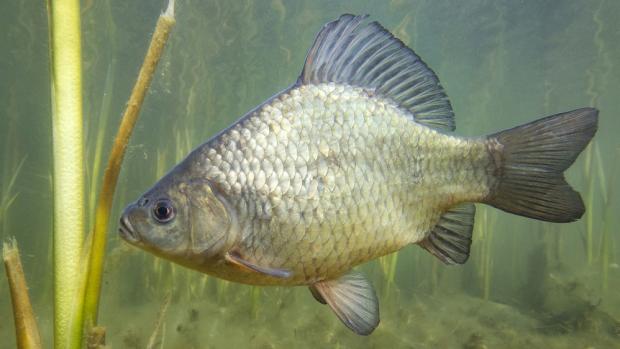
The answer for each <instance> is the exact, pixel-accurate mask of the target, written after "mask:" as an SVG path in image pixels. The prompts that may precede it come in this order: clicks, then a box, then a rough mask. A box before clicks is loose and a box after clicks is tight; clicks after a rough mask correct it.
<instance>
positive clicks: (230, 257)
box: [225, 251, 293, 279]
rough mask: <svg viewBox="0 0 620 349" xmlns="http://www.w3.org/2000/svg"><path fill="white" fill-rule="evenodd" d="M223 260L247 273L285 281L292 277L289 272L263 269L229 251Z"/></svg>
mask: <svg viewBox="0 0 620 349" xmlns="http://www.w3.org/2000/svg"><path fill="white" fill-rule="evenodd" d="M225 259H226V261H228V262H229V263H232V264H235V265H237V266H239V267H241V268H243V269H246V270H248V271H251V272H257V273H261V274H265V275H269V276H273V277H276V278H281V279H287V278H290V277H291V276H292V275H293V273H292V272H291V271H290V270H286V269H279V268H270V267H263V266H260V265H256V264H254V263H252V262H249V261H247V260H246V259H244V258H243V257H241V255H240V254H239V253H238V252H235V251H229V252H228V253H226V256H225Z"/></svg>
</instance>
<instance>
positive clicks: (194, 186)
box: [120, 15, 597, 334]
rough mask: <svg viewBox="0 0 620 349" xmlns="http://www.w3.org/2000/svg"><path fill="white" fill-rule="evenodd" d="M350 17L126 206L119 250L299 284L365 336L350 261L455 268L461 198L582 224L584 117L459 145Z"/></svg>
mask: <svg viewBox="0 0 620 349" xmlns="http://www.w3.org/2000/svg"><path fill="white" fill-rule="evenodd" d="M363 19H364V17H359V16H358V17H356V16H351V15H344V16H342V17H341V18H339V19H338V20H336V21H334V22H330V23H328V24H327V25H326V26H325V27H324V28H323V30H322V31H321V32H320V33H319V34H318V36H317V38H316V40H315V43H314V45H313V46H312V48H311V49H310V51H309V53H308V57H307V58H306V64H305V66H304V70H303V71H302V74H301V76H300V78H299V79H298V80H297V82H296V83H295V84H293V85H292V86H291V87H289V88H287V89H286V90H284V91H283V92H281V93H279V94H277V95H276V96H274V97H272V98H271V99H269V100H268V101H266V102H265V103H263V104H261V105H260V106H258V107H257V108H255V109H254V110H252V111H251V112H249V113H248V114H247V115H246V116H244V117H242V118H241V119H239V120H238V121H237V122H235V123H234V124H233V125H231V126H230V127H229V128H227V129H226V130H224V131H222V132H220V133H219V134H218V135H216V136H215V137H213V138H212V139H210V140H209V141H207V142H206V143H204V144H203V145H201V146H199V147H198V148H196V149H195V150H194V151H193V152H192V153H190V154H189V155H188V157H187V158H186V159H185V160H183V161H182V162H181V163H180V164H178V165H177V166H176V167H175V168H173V169H172V170H171V171H170V172H169V173H168V174H167V175H166V176H164V177H163V178H162V179H161V180H160V181H159V182H158V183H157V184H155V186H153V188H151V189H150V190H149V191H147V192H146V193H145V194H144V195H143V196H142V197H141V198H140V199H138V201H136V202H135V203H133V204H131V205H129V206H128V207H127V209H126V210H125V212H124V214H123V216H122V218H121V229H120V231H121V235H122V236H123V237H124V238H125V240H127V241H129V242H130V243H132V244H134V245H137V246H139V247H141V248H143V249H145V250H148V251H150V252H153V253H155V254H156V255H159V256H161V257H164V258H167V259H170V260H173V261H175V262H177V263H179V264H182V265H185V266H187V267H190V268H193V269H196V270H199V271H201V272H205V273H208V274H211V275H215V276H218V277H220V278H223V279H227V280H231V281H235V282H241V283H246V284H254V285H283V286H297V285H308V286H309V287H310V289H311V291H312V294H313V296H314V297H315V298H316V299H317V300H318V301H319V302H322V303H326V304H329V305H330V307H331V308H332V309H333V310H334V312H335V313H336V315H337V316H338V317H339V318H340V319H341V320H342V321H343V323H344V324H345V325H347V326H348V327H349V328H351V329H352V330H353V331H355V332H357V333H359V334H369V333H370V332H372V330H373V329H374V328H375V327H376V326H377V325H378V322H379V315H378V304H377V300H376V296H375V294H374V291H373V289H372V286H371V285H370V283H368V281H367V280H366V279H365V278H364V277H363V276H361V275H360V274H358V273H356V272H351V269H352V268H353V267H355V266H356V265H359V264H361V263H364V262H366V261H369V260H372V259H375V258H377V257H380V256H383V255H386V254H389V253H393V252H395V251H398V250H399V249H401V248H403V247H405V246H408V245H410V244H418V245H420V246H421V247H423V248H425V249H426V250H428V251H429V252H430V253H432V254H433V255H435V256H436V257H438V258H439V259H440V260H442V261H443V262H445V263H448V264H461V263H464V262H465V261H466V259H467V257H468V255H469V247H470V245H471V235H472V229H473V219H474V213H475V210H474V206H473V203H486V204H490V205H493V206H495V207H498V208H500V209H503V210H505V211H508V212H511V213H515V214H519V215H522V216H526V217H531V218H536V219H541V220H546V221H554V222H569V221H573V220H575V219H578V218H579V217H580V216H581V215H582V214H583V210H584V207H583V203H582V201H581V198H580V197H579V194H578V193H576V192H575V191H573V190H572V189H571V188H570V186H569V185H568V184H567V183H566V182H565V180H564V178H563V175H562V173H563V171H564V170H565V169H566V168H568V166H570V164H571V163H572V162H573V161H574V159H575V158H576V156H577V155H578V154H579V153H580V152H581V150H582V149H583V147H585V145H587V143H588V142H589V141H590V139H591V138H592V136H593V135H594V133H595V131H596V123H597V112H596V110H594V109H590V108H584V109H579V110H576V111H572V112H568V113H563V114H558V115H555V116H551V117H548V118H544V119H541V120H538V121H534V122H533V123H530V124H526V125H523V126H519V127H516V128H514V129H511V130H507V131H502V132H499V133H496V134H493V135H489V136H482V137H474V138H465V137H459V136H457V135H454V134H453V133H451V131H452V130H453V129H454V116H453V113H452V109H451V107H450V104H449V102H448V100H447V97H446V95H445V93H444V92H443V89H442V88H441V86H440V84H439V81H438V79H437V77H436V76H435V74H434V73H433V72H432V71H431V70H430V69H429V68H428V67H427V66H426V65H425V64H424V63H423V62H422V61H421V60H420V59H419V57H418V56H417V55H415V53H413V51H411V50H410V49H408V48H407V47H406V46H404V44H402V42H400V41H398V40H397V39H395V38H394V37H393V36H392V35H391V34H390V33H389V32H388V31H387V30H385V29H383V28H382V27H381V26H380V25H379V24H378V23H376V22H373V23H370V24H364V23H363Z"/></svg>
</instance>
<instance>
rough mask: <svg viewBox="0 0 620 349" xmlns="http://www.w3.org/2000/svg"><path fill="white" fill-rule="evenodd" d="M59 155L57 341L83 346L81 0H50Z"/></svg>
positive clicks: (56, 162) (54, 128)
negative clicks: (79, 295) (81, 268)
mask: <svg viewBox="0 0 620 349" xmlns="http://www.w3.org/2000/svg"><path fill="white" fill-rule="evenodd" d="M48 13H49V26H50V55H51V63H52V64H51V77H52V79H51V84H52V131H53V135H52V136H53V137H52V139H53V142H52V143H53V146H52V153H53V158H54V175H53V186H54V347H55V348H59V349H64V348H79V347H80V344H81V337H82V305H83V304H82V302H81V300H82V298H81V297H78V294H77V290H78V289H79V287H78V286H77V285H79V282H80V271H81V270H80V260H81V256H82V248H83V243H84V166H83V164H82V161H83V159H84V150H83V144H84V142H83V136H82V130H83V128H84V126H83V123H82V63H81V62H82V59H81V55H82V54H81V36H80V2H79V0H49V1H48Z"/></svg>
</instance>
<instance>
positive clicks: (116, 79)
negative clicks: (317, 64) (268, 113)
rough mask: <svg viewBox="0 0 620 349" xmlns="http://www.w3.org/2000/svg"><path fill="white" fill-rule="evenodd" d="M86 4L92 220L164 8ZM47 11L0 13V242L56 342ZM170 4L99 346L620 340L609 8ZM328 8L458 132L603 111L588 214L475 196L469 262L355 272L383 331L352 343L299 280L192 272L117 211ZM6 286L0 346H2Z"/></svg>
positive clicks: (129, 180) (585, 162) (109, 263)
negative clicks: (419, 60)
mask: <svg viewBox="0 0 620 349" xmlns="http://www.w3.org/2000/svg"><path fill="white" fill-rule="evenodd" d="M81 5H82V6H81V9H80V16H81V26H82V50H83V53H82V60H83V83H84V85H83V100H84V101H85V102H84V105H83V110H84V112H83V113H84V115H83V122H84V130H83V131H84V144H85V147H84V167H85V168H86V170H85V181H84V185H85V191H84V202H85V207H86V209H85V217H84V220H85V226H87V227H91V226H93V224H94V220H95V216H94V214H93V213H94V212H95V210H94V207H96V205H97V198H98V194H97V193H99V192H100V188H101V183H102V179H103V168H104V167H105V165H106V160H107V156H108V154H109V153H110V149H111V147H112V144H113V139H114V135H115V133H116V131H117V129H118V126H119V123H120V118H121V116H122V113H123V110H124V107H125V103H126V101H127V98H128V96H129V95H130V91H131V88H132V86H133V83H134V80H135V77H136V76H137V73H138V69H139V67H140V64H141V61H142V58H143V57H144V53H145V52H146V51H147V47H148V39H149V36H150V35H151V33H152V32H153V28H154V25H155V20H156V18H158V16H159V14H160V13H161V11H162V9H163V8H164V7H165V4H162V3H159V2H147V1H139V2H124V1H97V0H95V1H85V2H83V3H82V4H81ZM44 7H45V6H44V4H41V3H37V2H25V1H24V2H15V3H12V2H5V3H2V5H0V8H1V10H0V17H1V19H2V20H3V23H6V24H7V26H6V28H7V31H6V35H4V36H3V37H2V38H0V52H2V54H0V57H1V58H0V76H2V77H3V78H2V81H1V82H0V103H2V106H3V109H2V110H3V112H2V113H0V121H1V124H2V126H1V127H0V145H2V147H1V148H0V176H1V177H0V208H2V209H0V229H1V230H0V237H1V238H2V239H3V241H7V240H8V239H9V237H11V236H14V237H15V238H16V240H17V241H18V243H19V247H20V252H21V257H22V263H23V267H24V271H25V274H26V279H27V281H28V286H29V290H30V296H31V300H32V304H33V308H34V312H35V314H36V316H37V322H38V325H39V329H40V335H41V340H42V343H43V345H44V347H50V346H51V343H52V338H53V336H52V329H53V326H52V320H51V319H52V304H51V299H52V295H53V281H52V274H53V268H52V265H53V257H52V256H53V254H52V247H51V246H52V240H51V237H52V226H53V225H52V216H53V215H52V212H53V204H52V203H53V200H54V199H53V195H52V190H51V185H52V182H51V176H52V172H51V170H52V155H51V151H50V147H51V144H52V131H51V130H52V126H51V104H50V98H49V94H50V92H49V91H50V85H49V71H48V61H47V59H42V58H41V57H48V56H49V54H48V46H47V45H46V43H47V41H48V27H47V25H48V24H47V17H46V16H47V14H46V11H45V8H44ZM175 12H176V14H175V17H176V20H177V24H176V26H175V29H174V31H173V32H172V34H171V36H170V39H169V43H168V45H167V47H166V49H165V51H164V53H163V57H162V60H161V62H160V64H159V66H158V68H157V71H156V74H155V76H154V79H153V85H152V88H151V90H150V92H149V93H148V94H147V95H146V97H145V102H144V107H143V110H142V115H141V116H140V118H141V119H140V120H139V121H138V122H137V124H136V129H135V131H134V135H133V136H132V137H133V138H132V139H131V141H130V143H129V145H128V148H127V155H126V159H125V162H124V163H123V167H122V171H121V173H120V176H119V179H118V187H117V190H116V196H115V199H114V202H113V203H112V206H111V211H110V212H111V213H112V214H111V217H110V220H111V222H112V223H110V225H109V226H108V229H107V230H108V234H107V237H108V239H107V248H106V249H107V251H106V255H105V259H104V261H105V269H104V272H103V274H102V280H103V281H102V294H101V305H102V306H101V308H100V312H99V323H100V324H101V325H103V326H105V327H106V340H107V343H108V344H109V345H110V346H112V347H114V348H117V347H118V348H123V347H129V348H132V347H133V348H144V347H146V346H147V345H149V343H151V344H152V345H153V347H163V348H192V347H194V348H210V347H213V348H217V347H222V346H225V345H226V346H228V345H230V346H233V345H237V346H242V345H243V346H247V347H257V348H279V347H287V346H289V347H290V346H295V347H326V346H329V347H376V348H379V347H410V348H437V347H445V348H484V347H487V348H493V347H505V348H521V347H545V348H554V347H556V348H564V347H590V346H591V347H597V348H598V347H601V348H614V347H619V345H618V340H619V339H618V338H619V337H618V322H617V321H618V319H619V318H620V296H619V293H618V292H617V290H618V288H619V287H620V267H619V258H620V256H619V252H620V246H619V243H618V239H619V238H618V233H617V228H616V227H617V226H618V220H617V214H616V212H618V209H619V206H618V204H619V203H618V200H617V197H618V191H617V190H616V187H617V185H618V168H617V162H618V151H619V145H620V144H619V143H618V140H617V137H615V135H616V134H617V131H618V129H619V128H620V125H619V124H618V123H619V122H618V119H617V117H616V115H617V114H618V112H619V111H620V100H618V98H617V91H620V67H619V65H618V63H617V62H618V61H620V46H619V43H620V38H619V37H618V35H619V34H618V23H620V5H619V4H618V3H617V2H615V1H610V0H591V1H566V2H561V3H560V2H519V3H516V2H512V1H484V0H477V1H470V2H467V3H466V4H462V3H461V2H458V4H457V2H455V1H447V0H441V1H405V0H394V1H389V2H383V3H377V2H369V1H353V2H350V3H345V2H342V3H340V2H331V1H316V2H304V1H277V0H274V1H263V2H255V1H197V0H187V1H183V2H181V3H178V4H177V8H176V11H175ZM342 13H356V14H362V13H369V14H370V15H371V17H372V18H373V19H376V20H378V21H380V22H381V23H382V24H383V25H384V26H385V27H386V28H388V29H390V30H391V31H392V32H393V33H394V34H395V35H396V36H397V37H399V38H400V39H402V40H403V41H404V42H405V43H406V44H407V45H408V46H410V47H412V48H413V49H414V50H415V51H416V52H417V53H418V54H420V55H421V56H422V57H423V59H424V60H425V62H426V63H428V64H429V66H431V67H432V68H433V70H435V72H436V73H437V74H438V76H439V78H440V80H441V82H442V85H443V87H444V88H445V90H446V92H447V94H448V96H449V97H450V100H451V102H452V105H453V108H454V110H455V114H456V119H457V134H459V135H475V134H484V133H490V132H493V131H495V130H499V129H505V128H508V127H512V126H514V125H517V124H521V123H524V122H527V121H529V120H532V119H533V118H535V117H536V116H540V115H550V114H553V113H557V112H560V111H564V110H570V109H573V108H576V107H579V106H592V107H596V108H598V109H600V110H601V114H600V130H599V133H598V134H597V137H596V138H595V141H594V142H593V144H592V145H591V146H590V147H589V148H588V149H586V151H585V152H584V154H582V156H581V157H580V158H579V159H578V160H577V163H576V164H575V165H574V166H573V167H572V168H571V170H570V171H569V173H568V174H567V177H568V181H569V182H570V184H571V185H572V186H574V187H575V188H576V189H577V190H578V191H580V192H581V193H582V195H583V198H584V201H585V204H586V207H587V208H588V210H587V211H586V214H585V215H584V217H583V218H582V219H581V220H580V221H579V222H577V223H573V224H570V225H556V224H548V223H537V222H531V221H527V220H526V219H521V218H518V217H511V216H509V215H507V214H504V213H503V212H501V211H498V210H496V209H493V208H486V207H478V212H477V215H476V222H475V229H474V233H473V245H472V248H471V251H472V255H471V258H470V260H469V261H468V263H467V264H465V265H464V266H461V267H446V266H444V265H442V263H441V262H438V261H436V259H435V258H434V257H432V256H430V255H429V254H428V253H426V252H425V251H421V250H420V249H418V248H414V247H409V248H405V249H403V250H402V251H400V252H399V253H398V254H393V255H389V256H386V257H384V258H382V259H380V260H379V261H378V262H371V263H368V264H366V265H364V266H362V268H361V269H362V270H363V271H364V272H365V273H366V274H367V275H368V276H369V278H370V279H371V281H372V282H373V284H374V285H375V287H376V288H377V294H378V297H379V300H380V302H381V304H382V321H381V324H380V326H379V327H378V328H377V330H376V331H375V332H374V333H373V334H372V335H371V336H370V337H368V338H363V339H360V338H357V337H355V336H354V335H353V334H349V333H348V331H347V329H346V328H344V327H343V326H342V325H341V324H340V323H339V322H338V320H337V319H335V318H334V317H333V315H332V314H330V311H329V310H328V309H327V308H326V307H318V306H316V304H315V303H316V302H315V300H314V299H312V296H311V295H310V294H309V292H308V291H307V290H306V289H305V288H292V289H286V288H278V287H274V288H271V287H268V288H260V287H252V286H244V285H237V284H234V283H229V282H226V281H222V280H218V279H216V278H213V277H209V276H206V275H203V274H200V273H196V272H194V271H191V270H188V269H185V268H182V267H179V266H176V265H173V264H171V263H169V262H167V261H165V260H163V259H160V258H156V257H153V256H151V255H149V254H147V253H143V252H140V251H138V250H136V249H134V248H131V247H129V246H127V245H126V244H124V243H123V242H122V241H120V240H119V239H118V237H117V234H116V231H117V228H118V227H117V226H116V224H115V222H117V221H118V220H117V218H118V215H119V214H120V212H121V210H122V208H123V206H124V204H126V203H127V202H129V201H130V200H133V199H134V198H135V197H137V196H138V195H139V194H140V193H142V192H143V191H144V190H145V189H146V188H147V187H148V186H150V185H151V184H152V183H154V182H155V181H156V180H157V179H159V178H160V177H161V176H162V175H164V174H165V171H167V170H168V169H169V168H171V167H172V166H173V165H174V164H175V163H177V162H178V161H180V160H181V159H182V158H183V157H184V156H185V155H186V154H187V153H188V152H189V151H191V149H193V148H194V147H195V146H197V145H199V144H200V143H202V142H203V141H205V140H206V139H208V138H209V137H211V136H212V135H214V134H215V133H216V132H218V131H219V130H221V129H222V128H224V127H225V126H227V125H229V124H230V123H231V122H232V121H234V120H235V119H236V118H237V117H239V116H240V115H243V114H244V113H245V112H247V110H249V109H250V108H252V107H253V106H254V105H256V104H258V103H260V102H261V101H262V100H264V99H265V98H267V97H269V94H271V93H272V92H274V91H279V90H281V89H282V88H284V87H286V86H287V85H288V84H289V83H290V81H291V80H292V79H294V78H295V77H296V76H297V75H298V73H299V67H300V66H301V64H302V63H303V59H304V56H305V53H306V50H307V46H308V44H309V43H311V42H312V39H313V37H314V34H315V32H316V31H317V30H318V29H319V28H320V26H321V25H322V24H323V23H325V22H327V21H328V20H332V19H334V18H337V17H338V16H339V15H340V14H342ZM20 164H21V165H20ZM11 183H12V184H11ZM6 203H9V204H8V205H7V204H6ZM60 207H61V208H65V207H64V206H60ZM5 279H6V278H5V277H4V276H3V277H2V280H1V281H0V338H2V339H3V341H2V342H0V348H5V347H6V348H13V347H15V335H14V328H13V323H12V321H11V320H10V318H11V313H12V312H11V304H10V300H9V291H8V288H9V287H8V283H7V282H5V281H4V280H5ZM168 295H170V296H169V298H168ZM168 299H169V301H168ZM166 304H168V305H167V306H166ZM163 309H165V311H164V310H163ZM160 310H162V311H161V313H162V314H163V315H162V316H159V313H160ZM154 334H155V335H154ZM151 338H153V339H152V340H151ZM5 339H6V341H5Z"/></svg>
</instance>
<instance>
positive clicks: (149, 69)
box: [84, 0, 175, 326]
mask: <svg viewBox="0 0 620 349" xmlns="http://www.w3.org/2000/svg"><path fill="white" fill-rule="evenodd" d="M174 23H175V19H174V0H171V1H170V3H169V4H168V9H167V10H166V12H164V13H163V14H162V15H161V16H160V17H159V20H158V21H157V26H156V27H155V32H154V33H153V36H152V38H151V44H150V46H149V48H148V51H147V53H146V57H145V58H144V62H143V63H142V67H141V69H140V73H139V75H138V79H137V81H136V84H135V85H134V88H133V90H132V92H131V96H130V97H129V101H128V103H127V108H126V109H125V112H124V114H123V118H122V120H121V125H120V126H119V129H118V133H117V134H116V138H115V139H114V144H113V146H112V151H111V153H110V157H109V159H108V165H107V168H106V169H105V172H104V175H103V183H102V186H101V191H100V192H99V198H98V201H97V206H96V209H95V225H94V229H93V235H92V240H91V241H92V244H91V246H90V253H89V255H90V259H89V267H88V276H87V278H88V280H87V281H86V291H85V294H84V302H85V307H84V316H85V318H86V323H87V324H88V326H95V325H96V324H97V316H98V311H99V296H100V293H101V276H102V273H103V260H104V254H105V247H106V242H107V230H108V222H109V217H110V211H111V208H112V200H113V198H114V190H115V188H116V183H117V180H118V174H119V172H120V169H121V163H122V161H123V157H124V155H125V150H126V148H127V144H128V143H129V137H130V136H131V133H132V131H133V128H134V126H135V124H136V121H137V120H138V115H139V112H140V108H141V106H142V103H143V101H144V97H145V96H146V92H147V90H148V87H149V86H150V84H151V80H152V78H153V75H154V73H155V68H156V67H157V63H158V62H159V59H160V58H161V54H162V52H163V49H164V46H165V44H166V41H167V40H168V35H169V34H170V30H171V29H172V27H173V26H174Z"/></svg>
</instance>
